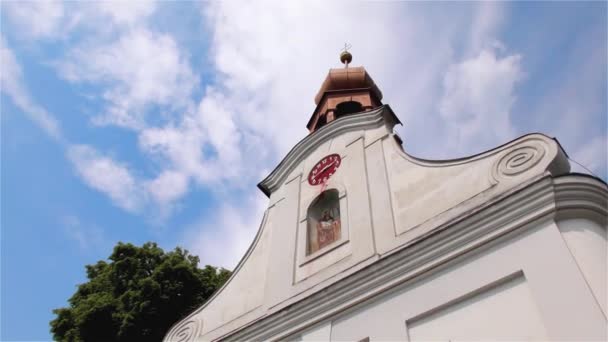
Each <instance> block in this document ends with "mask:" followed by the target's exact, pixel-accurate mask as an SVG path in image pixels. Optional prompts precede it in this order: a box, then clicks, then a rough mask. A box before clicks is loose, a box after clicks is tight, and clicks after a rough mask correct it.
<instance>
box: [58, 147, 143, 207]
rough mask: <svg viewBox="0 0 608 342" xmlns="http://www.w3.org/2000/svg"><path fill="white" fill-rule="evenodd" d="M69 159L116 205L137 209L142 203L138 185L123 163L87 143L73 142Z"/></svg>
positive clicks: (83, 178) (80, 172)
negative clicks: (74, 143) (102, 153)
mask: <svg viewBox="0 0 608 342" xmlns="http://www.w3.org/2000/svg"><path fill="white" fill-rule="evenodd" d="M68 158H69V159H70V161H71V162H72V163H73V165H74V167H75V168H76V171H77V173H78V175H79V176H80V177H81V178H82V180H83V181H84V182H85V183H86V184H87V185H88V186H90V187H92V188H93V189H96V190H98V191H100V192H102V193H105V194H106V195H108V196H109V197H110V198H111V199H112V201H113V202H114V204H115V205H117V206H119V207H121V208H123V209H125V210H127V211H130V212H137V211H139V210H140V209H141V208H142V206H143V204H144V200H145V197H144V194H143V193H142V191H141V185H140V184H138V180H137V179H136V178H135V177H134V176H133V175H132V174H131V171H130V170H129V168H128V167H127V166H126V165H123V164H121V163H118V162H116V161H114V160H113V159H111V158H110V157H108V156H104V155H101V154H100V153H99V152H97V151H96V150H95V149H94V148H92V147H90V146H86V145H72V146H70V147H69V148H68Z"/></svg>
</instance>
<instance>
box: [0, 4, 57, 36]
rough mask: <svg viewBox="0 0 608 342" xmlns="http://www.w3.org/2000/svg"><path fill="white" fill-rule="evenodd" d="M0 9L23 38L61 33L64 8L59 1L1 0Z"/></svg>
mask: <svg viewBox="0 0 608 342" xmlns="http://www.w3.org/2000/svg"><path fill="white" fill-rule="evenodd" d="M1 6H2V10H5V11H6V12H7V14H8V18H9V19H10V21H11V23H12V24H13V26H14V27H15V30H14V31H15V32H16V33H17V34H18V35H20V36H22V37H23V38H30V39H39V38H51V37H54V36H57V35H59V34H61V30H62V25H63V20H65V18H64V15H65V9H64V6H63V2H60V1H3V2H2V5H1Z"/></svg>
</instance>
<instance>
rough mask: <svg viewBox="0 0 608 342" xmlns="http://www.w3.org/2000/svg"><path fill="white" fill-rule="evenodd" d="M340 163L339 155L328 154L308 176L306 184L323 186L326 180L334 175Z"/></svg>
mask: <svg viewBox="0 0 608 342" xmlns="http://www.w3.org/2000/svg"><path fill="white" fill-rule="evenodd" d="M341 163H342V159H341V158H340V155H339V154H335V153H334V154H330V155H328V156H325V157H323V158H322V159H321V160H319V162H318V163H317V164H315V166H314V167H313V168H312V170H310V173H309V174H308V184H310V185H319V184H324V183H325V182H327V180H328V179H329V178H330V177H331V176H333V174H334V173H336V170H337V169H338V167H340V164H341Z"/></svg>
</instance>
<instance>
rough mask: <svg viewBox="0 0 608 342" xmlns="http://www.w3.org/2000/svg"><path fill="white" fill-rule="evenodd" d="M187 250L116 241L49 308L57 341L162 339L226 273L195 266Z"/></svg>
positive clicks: (226, 271) (211, 290) (225, 271)
mask: <svg viewBox="0 0 608 342" xmlns="http://www.w3.org/2000/svg"><path fill="white" fill-rule="evenodd" d="M198 263H199V259H198V257H197V256H193V255H190V254H189V253H188V251H187V250H184V249H181V248H179V247H178V248H175V250H173V251H170V252H167V253H165V252H164V251H163V250H162V249H161V248H160V247H158V246H157V245H156V244H155V243H151V242H148V243H145V244H144V245H143V246H142V247H137V246H134V245H132V244H130V243H126V244H125V243H120V242H119V243H118V245H116V246H115V247H114V251H113V252H112V255H110V257H109V262H106V261H98V262H97V263H96V264H94V265H87V266H86V271H87V278H88V281H87V282H86V283H84V284H80V285H79V286H78V289H77V290H76V293H74V295H73V296H72V297H71V298H70V299H69V304H70V305H69V307H67V308H60V309H55V310H53V313H54V314H56V315H57V317H56V318H55V319H54V320H52V321H51V322H50V324H51V332H52V333H53V337H54V338H55V340H58V341H160V340H162V338H163V336H164V334H165V333H166V332H167V330H168V329H169V328H170V327H171V325H172V324H173V323H175V322H177V321H178V320H179V319H181V318H183V317H184V316H185V315H187V314H189V313H190V312H192V311H193V310H194V309H196V308H197V307H199V306H200V305H201V304H203V303H204V302H205V301H206V300H207V299H208V298H209V297H210V296H211V295H212V294H213V292H214V291H215V290H217V289H218V288H219V287H220V286H222V284H223V283H224V282H225V281H226V280H227V279H228V277H230V271H228V270H226V269H223V268H220V269H217V268H216V267H213V266H209V265H207V266H205V268H203V269H200V268H198Z"/></svg>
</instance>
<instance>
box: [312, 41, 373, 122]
mask: <svg viewBox="0 0 608 342" xmlns="http://www.w3.org/2000/svg"><path fill="white" fill-rule="evenodd" d="M348 47H349V46H348V45H346V46H345V48H344V51H343V52H342V53H341V54H340V61H341V62H342V63H343V64H344V68H337V69H330V70H329V73H328V74H327V77H326V78H325V81H323V84H322V85H321V89H319V92H318V93H317V95H316V96H315V104H316V105H317V107H316V108H315V110H314V112H313V113H312V116H311V117H310V120H308V124H307V125H306V127H307V128H308V130H309V131H310V133H313V132H315V131H317V130H318V129H319V128H321V127H323V126H324V125H326V124H328V123H330V122H332V121H334V120H336V119H338V118H340V117H343V116H345V115H349V114H353V113H359V112H364V111H369V110H371V109H374V108H377V107H380V106H382V102H381V100H382V92H380V89H378V87H377V86H376V84H375V83H374V80H372V78H371V77H370V75H369V74H368V73H367V71H366V70H365V68H364V67H349V64H350V62H352V59H353V56H352V54H351V53H350V52H349V51H348Z"/></svg>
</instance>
